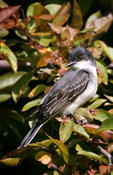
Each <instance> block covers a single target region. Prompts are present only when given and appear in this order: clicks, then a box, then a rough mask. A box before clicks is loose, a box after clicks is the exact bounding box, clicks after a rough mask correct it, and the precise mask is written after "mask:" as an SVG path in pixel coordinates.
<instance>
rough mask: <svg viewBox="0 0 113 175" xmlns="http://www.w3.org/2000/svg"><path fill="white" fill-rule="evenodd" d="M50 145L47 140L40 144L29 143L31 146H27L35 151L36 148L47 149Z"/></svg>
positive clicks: (49, 141)
mask: <svg viewBox="0 0 113 175" xmlns="http://www.w3.org/2000/svg"><path fill="white" fill-rule="evenodd" d="M51 143H52V141H51V140H50V139H47V140H43V141H41V142H35V143H31V144H29V146H31V147H32V148H34V149H36V148H48V147H49V146H50V145H51Z"/></svg>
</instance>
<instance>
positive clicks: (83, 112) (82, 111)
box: [75, 107, 92, 119]
mask: <svg viewBox="0 0 113 175" xmlns="http://www.w3.org/2000/svg"><path fill="white" fill-rule="evenodd" d="M76 114H80V115H82V116H83V117H85V118H87V119H92V115H91V113H90V112H89V110H88V109H87V108H83V107H80V108H78V109H77V110H76V112H75V115H76Z"/></svg>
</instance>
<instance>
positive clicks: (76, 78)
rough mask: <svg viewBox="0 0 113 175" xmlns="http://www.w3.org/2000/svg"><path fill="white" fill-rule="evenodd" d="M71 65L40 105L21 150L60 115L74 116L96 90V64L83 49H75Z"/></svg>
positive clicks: (70, 55)
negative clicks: (41, 129)
mask: <svg viewBox="0 0 113 175" xmlns="http://www.w3.org/2000/svg"><path fill="white" fill-rule="evenodd" d="M68 66H71V68H69V69H68V71H67V72H66V73H65V74H64V75H63V76H62V78H61V79H60V80H58V81H57V82H56V83H55V84H54V86H53V87H52V88H51V89H50V90H49V92H48V93H47V94H46V96H45V97H44V98H43V100H42V101H41V103H40V105H39V109H38V110H37V111H38V112H37V111H35V113H36V112H37V118H36V119H35V121H34V123H33V127H32V128H31V130H30V131H29V132H28V134H27V135H26V136H25V137H24V139H23V140H22V142H21V144H20V146H19V148H20V147H25V146H27V145H28V144H29V143H30V142H31V141H32V139H33V138H34V137H35V135H36V134H37V132H38V131H39V130H40V128H41V127H42V126H43V125H44V124H45V123H46V122H47V121H48V120H49V119H51V118H52V117H54V116H55V115H57V114H61V115H62V116H63V115H65V116H66V115H69V114H71V115H74V112H75V111H76V110H77V109H78V108H79V107H80V106H81V105H83V104H84V103H86V102H87V101H88V100H89V99H90V98H92V97H93V96H94V95H95V93H96V91H97V71H96V63H95V59H94V58H93V56H92V54H91V53H90V52H89V51H88V50H86V49H85V48H84V47H77V48H73V49H72V50H71V52H70V54H69V63H68V64H67V65H66V67H68Z"/></svg>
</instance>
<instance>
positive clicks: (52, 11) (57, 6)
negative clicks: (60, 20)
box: [45, 4, 61, 17]
mask: <svg viewBox="0 0 113 175" xmlns="http://www.w3.org/2000/svg"><path fill="white" fill-rule="evenodd" d="M45 8H46V9H47V10H48V11H49V12H50V14H51V15H52V16H53V17H54V16H55V15H56V13H57V12H58V10H59V9H60V8H61V5H60V4H47V5H46V6H45Z"/></svg>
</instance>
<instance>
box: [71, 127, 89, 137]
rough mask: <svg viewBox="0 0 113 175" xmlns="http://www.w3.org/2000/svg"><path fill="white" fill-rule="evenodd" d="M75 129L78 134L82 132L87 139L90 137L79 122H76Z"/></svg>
mask: <svg viewBox="0 0 113 175" xmlns="http://www.w3.org/2000/svg"><path fill="white" fill-rule="evenodd" d="M73 131H74V132H77V133H78V134H81V135H82V136H84V137H85V138H86V139H89V135H88V133H87V132H86V131H85V129H84V128H83V127H82V126H81V125H79V124H74V126H73Z"/></svg>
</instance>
